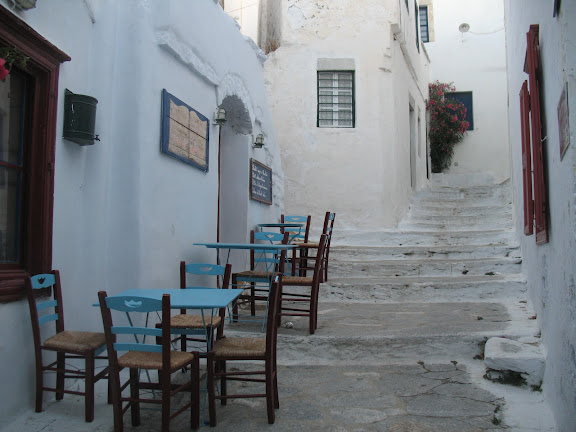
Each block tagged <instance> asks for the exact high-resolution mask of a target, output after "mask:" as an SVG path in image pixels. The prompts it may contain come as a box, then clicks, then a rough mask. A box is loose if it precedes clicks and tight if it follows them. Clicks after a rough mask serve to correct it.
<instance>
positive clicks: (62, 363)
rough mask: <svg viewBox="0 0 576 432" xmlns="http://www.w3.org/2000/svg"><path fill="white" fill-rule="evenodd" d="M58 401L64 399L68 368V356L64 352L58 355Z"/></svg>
mask: <svg viewBox="0 0 576 432" xmlns="http://www.w3.org/2000/svg"><path fill="white" fill-rule="evenodd" d="M56 368H57V369H58V372H56V400H61V399H63V398H64V391H63V390H64V375H65V372H64V369H65V368H66V354H65V353H63V352H58V353H56Z"/></svg>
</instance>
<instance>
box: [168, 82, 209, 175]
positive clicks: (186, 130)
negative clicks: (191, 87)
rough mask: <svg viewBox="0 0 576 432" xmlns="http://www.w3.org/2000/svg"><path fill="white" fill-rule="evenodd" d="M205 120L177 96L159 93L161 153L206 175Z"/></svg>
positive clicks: (206, 122) (206, 137) (206, 133)
mask: <svg viewBox="0 0 576 432" xmlns="http://www.w3.org/2000/svg"><path fill="white" fill-rule="evenodd" d="M209 125H210V122H209V121H208V119H207V118H206V117H205V116H203V115H202V114H200V113H199V112H198V111H196V110H195V109H194V108H192V107H190V106H188V105H187V104H185V103H184V102H182V101H181V100H180V99H178V98H177V97H176V96H174V95H171V94H170V93H168V92H167V91H166V90H162V139H161V146H160V147H161V151H162V152H163V153H166V154H167V155H169V156H172V157H173V158H176V159H178V160H180V161H182V162H185V163H187V164H190V165H192V166H195V167H196V168H198V169H200V170H202V171H204V172H206V171H208V138H209V137H208V130H209Z"/></svg>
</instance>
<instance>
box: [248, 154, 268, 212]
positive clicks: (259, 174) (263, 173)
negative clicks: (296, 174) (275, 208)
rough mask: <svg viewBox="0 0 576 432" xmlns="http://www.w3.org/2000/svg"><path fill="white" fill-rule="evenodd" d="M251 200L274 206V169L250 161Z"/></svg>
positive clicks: (252, 160)
mask: <svg viewBox="0 0 576 432" xmlns="http://www.w3.org/2000/svg"><path fill="white" fill-rule="evenodd" d="M250 199H253V200H255V201H260V202H263V203H265V204H272V168H270V167H267V166H266V165H264V164H262V163H260V162H258V161H257V160H254V159H250Z"/></svg>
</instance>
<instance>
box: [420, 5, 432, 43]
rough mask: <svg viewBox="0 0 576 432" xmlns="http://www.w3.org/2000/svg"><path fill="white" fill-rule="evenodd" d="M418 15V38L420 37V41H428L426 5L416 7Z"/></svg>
mask: <svg viewBox="0 0 576 432" xmlns="http://www.w3.org/2000/svg"><path fill="white" fill-rule="evenodd" d="M418 16H419V18H420V39H422V42H430V34H429V29H428V6H420V7H419V8H418Z"/></svg>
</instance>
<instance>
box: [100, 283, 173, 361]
mask: <svg viewBox="0 0 576 432" xmlns="http://www.w3.org/2000/svg"><path fill="white" fill-rule="evenodd" d="M98 300H99V302H100V311H101V313H102V323H103V325H104V334H105V336H106V348H107V350H108V358H109V361H110V365H111V366H113V367H114V369H115V370H117V368H118V352H122V351H139V352H150V353H158V352H161V353H162V364H163V370H170V368H169V367H168V368H167V367H166V366H168V365H170V349H171V347H170V339H171V338H170V320H169V319H168V317H169V316H170V295H169V294H164V295H163V296H162V300H158V299H151V298H148V297H139V296H114V297H108V296H107V294H106V292H105V291H100V292H99V293H98ZM111 311H118V312H129V313H142V314H148V313H149V312H159V311H161V316H160V319H161V322H162V324H161V327H160V328H156V327H154V325H155V323H151V324H149V320H148V319H144V320H142V319H136V317H135V316H134V315H131V316H130V317H129V323H128V324H129V325H123V326H120V325H114V323H113V319H112V312H111ZM123 315H124V314H123ZM164 317H166V319H164ZM142 321H143V322H145V324H144V325H136V324H139V323H140V322H142ZM150 321H153V320H150ZM147 324H148V325H147ZM147 336H150V337H151V338H152V339H151V340H150V342H147V341H146V337H147ZM157 338H161V341H162V342H161V343H160V344H158V343H157Z"/></svg>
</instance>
